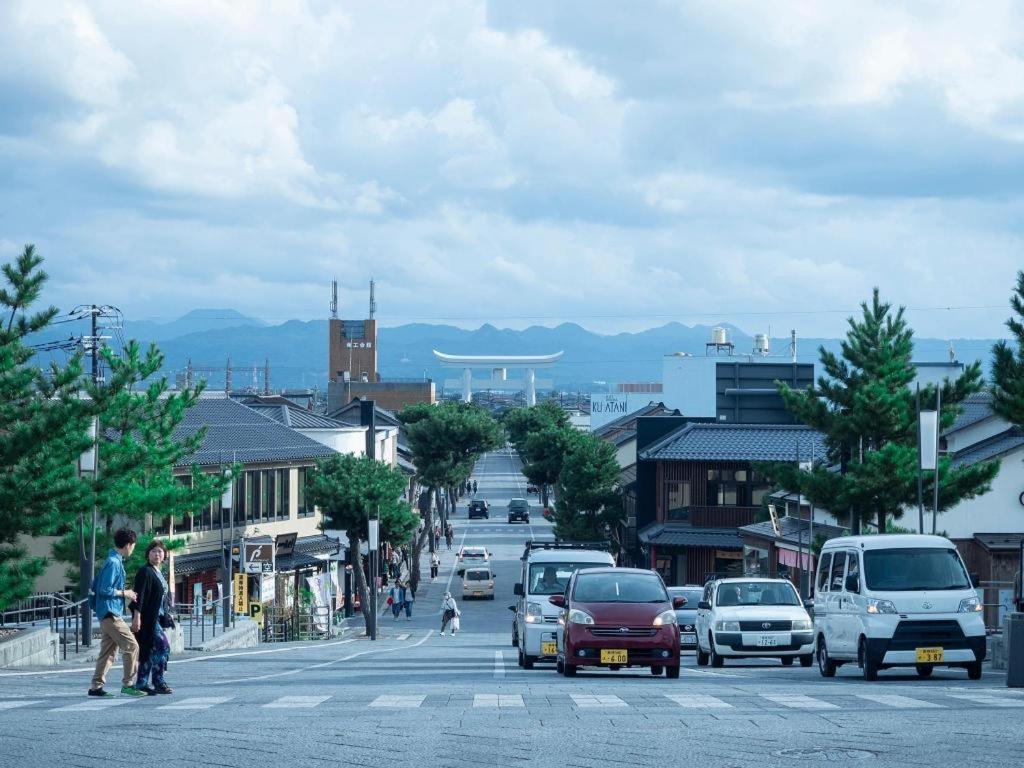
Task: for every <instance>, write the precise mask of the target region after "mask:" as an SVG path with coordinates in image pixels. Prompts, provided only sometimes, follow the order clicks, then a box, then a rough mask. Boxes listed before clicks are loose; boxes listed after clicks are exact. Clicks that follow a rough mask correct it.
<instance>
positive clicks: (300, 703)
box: [263, 696, 331, 709]
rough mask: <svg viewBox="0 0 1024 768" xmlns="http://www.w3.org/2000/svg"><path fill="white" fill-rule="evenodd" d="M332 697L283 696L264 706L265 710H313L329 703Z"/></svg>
mask: <svg viewBox="0 0 1024 768" xmlns="http://www.w3.org/2000/svg"><path fill="white" fill-rule="evenodd" d="M329 698H331V697H330V696H282V697H281V698H280V699H277V700H275V701H272V702H270V703H269V704H264V705H263V709H312V708H313V707H316V706H319V705H320V704H323V703H324V702H325V701H327V700H328V699H329Z"/></svg>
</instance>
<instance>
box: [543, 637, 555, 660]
mask: <svg viewBox="0 0 1024 768" xmlns="http://www.w3.org/2000/svg"><path fill="white" fill-rule="evenodd" d="M540 655H541V656H557V655H558V643H556V642H553V641H551V640H545V641H544V642H543V643H541V644H540Z"/></svg>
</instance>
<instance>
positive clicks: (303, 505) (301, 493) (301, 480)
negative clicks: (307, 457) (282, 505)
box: [296, 467, 313, 517]
mask: <svg viewBox="0 0 1024 768" xmlns="http://www.w3.org/2000/svg"><path fill="white" fill-rule="evenodd" d="M309 472H310V467H299V471H298V484H297V486H296V490H297V491H298V497H299V509H298V515H299V517H312V516H313V504H312V503H311V502H310V501H309V494H308V493H306V485H307V484H308V482H309Z"/></svg>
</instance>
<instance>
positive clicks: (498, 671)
mask: <svg viewBox="0 0 1024 768" xmlns="http://www.w3.org/2000/svg"><path fill="white" fill-rule="evenodd" d="M494 676H495V677H504V676H505V657H504V656H502V653H501V651H495V652H494Z"/></svg>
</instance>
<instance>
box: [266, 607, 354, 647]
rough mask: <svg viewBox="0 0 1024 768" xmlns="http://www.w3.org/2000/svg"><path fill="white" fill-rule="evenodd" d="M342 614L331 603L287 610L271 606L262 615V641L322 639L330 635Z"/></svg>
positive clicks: (284, 641)
mask: <svg viewBox="0 0 1024 768" xmlns="http://www.w3.org/2000/svg"><path fill="white" fill-rule="evenodd" d="M344 615H345V614H344V611H335V610H334V608H333V606H331V605H326V606H324V605H317V606H309V605H306V606H302V607H292V608H290V609H287V610H277V609H275V608H273V607H271V608H268V609H267V610H266V611H265V613H264V615H263V627H262V629H263V632H262V637H263V642H265V643H288V642H293V641H296V640H323V639H326V638H329V637H331V634H332V631H333V630H332V628H333V627H334V626H335V624H336V623H337V622H338V621H339V620H340V619H341V618H343V617H344Z"/></svg>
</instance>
